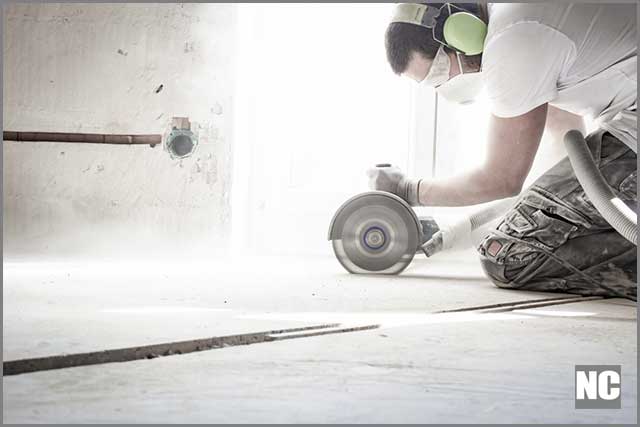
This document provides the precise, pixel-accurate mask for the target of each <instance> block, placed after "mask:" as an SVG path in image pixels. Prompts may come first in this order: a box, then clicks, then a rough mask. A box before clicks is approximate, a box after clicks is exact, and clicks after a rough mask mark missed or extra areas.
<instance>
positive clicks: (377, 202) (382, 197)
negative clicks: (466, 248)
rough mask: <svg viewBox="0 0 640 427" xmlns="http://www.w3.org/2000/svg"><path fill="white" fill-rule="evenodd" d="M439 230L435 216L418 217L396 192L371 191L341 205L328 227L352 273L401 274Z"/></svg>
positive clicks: (344, 263)
mask: <svg viewBox="0 0 640 427" xmlns="http://www.w3.org/2000/svg"><path fill="white" fill-rule="evenodd" d="M438 231H439V228H438V225H437V224H436V222H435V221H434V220H433V218H430V217H424V218H418V216H417V215H416V213H415V211H414V210H413V209H412V208H411V206H409V204H407V202H405V201H404V200H403V199H401V198H400V197H398V196H396V195H395V194H392V193H387V192H384V191H370V192H366V193H361V194H358V195H356V196H354V197H352V198H350V199H349V200H347V201H346V202H345V203H343V204H342V206H340V208H339V209H338V210H337V212H336V213H335V215H334V216H333V219H332V220H331V225H330V226H329V240H331V241H332V244H333V251H334V253H335V255H336V258H338V261H339V262H340V264H342V266H343V267H344V268H345V269H346V270H347V271H348V272H350V273H360V274H364V273H377V274H398V273H400V272H401V271H402V270H404V269H405V268H407V266H408V265H409V263H410V262H411V260H412V259H413V257H414V255H415V254H416V252H418V251H419V250H421V249H422V250H424V248H423V247H422V246H423V245H424V244H425V243H426V242H429V241H430V240H431V238H432V237H433V236H434V235H435V234H436V233H437V232H438ZM425 253H426V252H425Z"/></svg>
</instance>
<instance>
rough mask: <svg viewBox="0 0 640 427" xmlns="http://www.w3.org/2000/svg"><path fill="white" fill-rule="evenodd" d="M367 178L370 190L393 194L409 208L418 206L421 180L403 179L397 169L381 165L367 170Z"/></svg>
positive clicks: (388, 165)
mask: <svg viewBox="0 0 640 427" xmlns="http://www.w3.org/2000/svg"><path fill="white" fill-rule="evenodd" d="M367 176H368V177H369V188H370V189H371V190H376V191H386V192H389V193H393V194H395V195H397V196H400V197H401V198H402V199H404V200H405V201H406V202H407V203H409V205H410V206H420V201H419V196H418V189H419V187H420V181H421V180H419V179H407V178H405V176H404V174H403V173H402V171H401V170H400V168H399V167H397V166H392V165H390V164H388V163H381V164H378V165H376V166H375V167H373V168H370V169H369V170H367Z"/></svg>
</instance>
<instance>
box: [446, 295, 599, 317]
mask: <svg viewBox="0 0 640 427" xmlns="http://www.w3.org/2000/svg"><path fill="white" fill-rule="evenodd" d="M596 299H604V297H554V298H540V299H529V300H520V301H510V302H502V303H498V304H487V305H476V306H471V307H463V308H454V309H451V310H441V311H434V314H440V313H457V312H461V311H480V310H483V311H484V310H489V311H496V312H498V311H511V310H516V309H520V308H532V307H534V306H530V304H536V305H535V307H544V306H547V305H556V304H568V303H570V302H579V301H591V300H596Z"/></svg>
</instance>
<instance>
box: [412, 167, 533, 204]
mask: <svg viewBox="0 0 640 427" xmlns="http://www.w3.org/2000/svg"><path fill="white" fill-rule="evenodd" d="M495 176H496V174H494V173H489V172H485V170H484V169H482V168H479V169H475V170H472V171H470V172H467V173H464V174H461V175H457V176H454V177H451V178H447V179H435V180H434V179H423V180H422V181H421V182H420V188H419V199H420V204H421V205H423V206H467V205H476V204H479V203H486V202H490V201H493V200H498V199H503V198H505V197H511V196H515V195H517V194H518V193H519V192H520V188H521V185H522V184H521V183H519V182H513V181H511V182H508V181H509V180H499V179H496V178H495Z"/></svg>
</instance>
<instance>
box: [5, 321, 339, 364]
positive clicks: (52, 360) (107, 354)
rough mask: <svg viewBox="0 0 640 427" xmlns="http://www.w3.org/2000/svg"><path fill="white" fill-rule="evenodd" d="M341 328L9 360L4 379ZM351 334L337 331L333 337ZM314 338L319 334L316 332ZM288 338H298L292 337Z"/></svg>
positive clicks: (256, 334) (303, 335)
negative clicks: (32, 373)
mask: <svg viewBox="0 0 640 427" xmlns="http://www.w3.org/2000/svg"><path fill="white" fill-rule="evenodd" d="M338 326H340V324H338V323H330V324H322V325H315V326H306V327H300V328H290V329H279V330H273V331H265V332H254V333H248V334H239V335H228V336H222V337H211V338H203V339H195V340H187V341H174V342H166V343H161V344H151V345H145V346H136V347H126V348H119V349H112V350H102V351H94V352H89V353H75V354H63V355H57V356H45V357H37V358H30V359H19V360H9V361H6V362H3V363H2V375H3V376H8V375H18V374H25V373H29V372H38V371H48V370H53V369H64V368H74V367H78V366H89V365H101V364H105V363H117V362H131V361H134V360H143V359H154V358H156V357H161V356H175V355H179V354H187V353H193V352H197V351H206V350H214V349H219V348H225V347H233V346H239V345H250V344H258V343H263V342H272V341H277V340H279V339H283V338H276V337H272V335H278V334H286V333H295V332H302V333H303V334H302V335H300V338H301V337H305V336H313V333H311V334H310V333H308V331H317V330H323V329H329V328H335V327H338ZM339 332H350V330H346V329H345V330H337V331H334V333H339ZM315 334H319V333H318V332H316V333H315ZM289 338H297V336H291V337H289Z"/></svg>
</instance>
